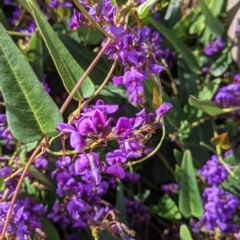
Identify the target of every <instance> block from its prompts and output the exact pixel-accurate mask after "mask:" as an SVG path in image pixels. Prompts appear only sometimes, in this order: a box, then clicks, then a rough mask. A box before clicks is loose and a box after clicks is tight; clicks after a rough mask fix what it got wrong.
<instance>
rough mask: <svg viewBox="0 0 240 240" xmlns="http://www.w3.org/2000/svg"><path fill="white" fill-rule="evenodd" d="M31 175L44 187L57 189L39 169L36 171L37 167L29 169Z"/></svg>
mask: <svg viewBox="0 0 240 240" xmlns="http://www.w3.org/2000/svg"><path fill="white" fill-rule="evenodd" d="M29 173H30V174H31V175H32V176H33V177H34V178H35V179H36V180H38V181H39V182H40V183H42V184H43V185H45V186H47V187H49V188H51V189H54V188H55V187H54V186H53V184H52V183H51V182H50V181H49V180H48V179H47V178H46V176H44V175H43V174H42V173H41V172H39V170H38V169H36V168H35V167H33V166H31V167H30V168H29Z"/></svg>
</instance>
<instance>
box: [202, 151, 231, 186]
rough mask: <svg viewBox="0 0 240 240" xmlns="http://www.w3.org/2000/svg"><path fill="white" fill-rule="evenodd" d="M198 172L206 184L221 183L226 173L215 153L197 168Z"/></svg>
mask: <svg viewBox="0 0 240 240" xmlns="http://www.w3.org/2000/svg"><path fill="white" fill-rule="evenodd" d="M198 173H199V175H201V176H202V177H204V178H205V179H206V181H207V183H208V185H218V184H220V183H222V182H223V181H224V180H225V179H226V178H227V175H228V172H227V170H226V168H225V167H224V166H223V165H222V164H221V163H220V162H219V159H218V156H217V155H213V156H212V158H211V159H210V160H208V161H207V162H206V164H205V165H204V166H203V167H202V168H201V169H199V171H198Z"/></svg>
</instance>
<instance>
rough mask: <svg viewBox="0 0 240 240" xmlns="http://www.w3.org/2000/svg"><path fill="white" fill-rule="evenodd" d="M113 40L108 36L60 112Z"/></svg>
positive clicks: (61, 110) (62, 110)
mask: <svg viewBox="0 0 240 240" xmlns="http://www.w3.org/2000/svg"><path fill="white" fill-rule="evenodd" d="M111 41H112V40H111V39H110V38H108V40H107V42H106V43H105V44H104V46H103V48H102V49H101V51H100V52H99V53H98V55H97V56H96V58H95V59H94V60H93V62H92V63H91V64H90V66H89V67H88V69H87V70H86V72H85V73H84V74H83V75H82V77H81V78H80V80H79V81H78V83H77V84H76V85H75V87H74V88H73V90H72V92H71V93H70V94H69V95H68V97H67V99H66V100H65V102H64V103H63V105H62V107H61V109H60V112H61V113H63V112H64V111H65V110H66V108H67V106H68V105H69V103H70V101H71V100H72V98H73V96H74V94H75V93H76V92H77V90H78V89H79V87H80V86H81V85H82V83H83V81H84V80H85V79H86V77H87V76H88V75H89V73H90V72H91V71H92V70H93V68H94V67H95V65H96V64H97V63H98V61H99V59H100V58H101V57H102V55H103V53H104V51H105V50H106V48H107V47H108V45H109V44H110V42H111Z"/></svg>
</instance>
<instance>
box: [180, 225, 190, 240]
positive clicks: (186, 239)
mask: <svg viewBox="0 0 240 240" xmlns="http://www.w3.org/2000/svg"><path fill="white" fill-rule="evenodd" d="M180 239H181V240H193V239H192V236H191V234H190V232H189V229H188V227H187V225H185V224H182V225H181V227H180Z"/></svg>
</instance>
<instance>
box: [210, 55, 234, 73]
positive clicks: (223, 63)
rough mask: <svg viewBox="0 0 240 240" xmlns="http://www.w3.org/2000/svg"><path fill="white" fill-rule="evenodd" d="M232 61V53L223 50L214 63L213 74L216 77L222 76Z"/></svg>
mask: <svg viewBox="0 0 240 240" xmlns="http://www.w3.org/2000/svg"><path fill="white" fill-rule="evenodd" d="M232 61H233V59H232V55H231V53H230V52H229V51H228V52H227V53H226V52H223V53H222V54H221V56H220V57H219V58H218V59H217V60H216V62H214V63H213V64H212V68H211V71H210V72H211V74H212V75H213V76H215V77H219V76H221V75H222V74H224V73H225V72H226V71H227V69H228V68H229V66H230V64H231V63H232Z"/></svg>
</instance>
